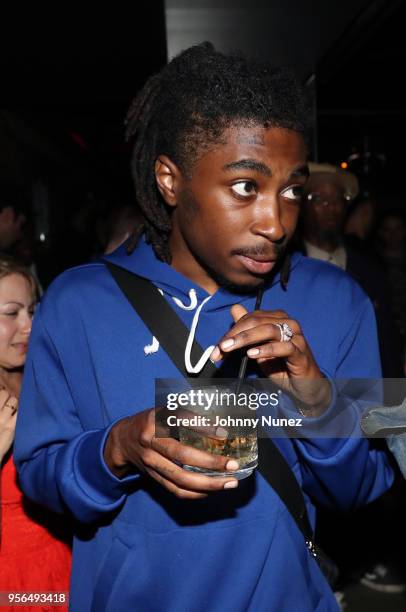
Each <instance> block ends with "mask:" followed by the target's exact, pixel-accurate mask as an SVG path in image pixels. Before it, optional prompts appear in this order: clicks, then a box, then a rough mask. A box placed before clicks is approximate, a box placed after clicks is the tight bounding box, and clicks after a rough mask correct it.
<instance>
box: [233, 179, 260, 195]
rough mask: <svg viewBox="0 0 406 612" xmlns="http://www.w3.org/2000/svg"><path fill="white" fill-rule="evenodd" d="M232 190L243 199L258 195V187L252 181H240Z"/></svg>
mask: <svg viewBox="0 0 406 612" xmlns="http://www.w3.org/2000/svg"><path fill="white" fill-rule="evenodd" d="M231 189H232V191H233V192H234V193H235V194H236V195H238V196H240V197H243V198H244V197H247V196H250V195H253V194H254V193H256V185H255V183H253V182H252V181H239V182H238V183H234V185H231Z"/></svg>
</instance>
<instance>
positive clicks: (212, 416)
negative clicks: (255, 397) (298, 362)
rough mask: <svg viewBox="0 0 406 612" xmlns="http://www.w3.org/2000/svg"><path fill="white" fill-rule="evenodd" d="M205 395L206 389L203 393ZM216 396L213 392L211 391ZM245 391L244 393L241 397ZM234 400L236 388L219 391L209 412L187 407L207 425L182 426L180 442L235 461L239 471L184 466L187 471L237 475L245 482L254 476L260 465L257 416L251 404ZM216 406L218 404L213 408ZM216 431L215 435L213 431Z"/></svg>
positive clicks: (208, 474)
mask: <svg viewBox="0 0 406 612" xmlns="http://www.w3.org/2000/svg"><path fill="white" fill-rule="evenodd" d="M202 391H203V393H205V391H206V390H202ZM208 393H210V394H212V393H213V390H212V389H210V390H208ZM242 393H243V391H240V395H239V397H240V398H241V394H242ZM240 403H241V404H242V405H237V403H236V402H235V401H233V391H232V389H231V390H230V389H222V390H221V391H219V392H218V394H217V397H216V401H215V402H212V403H211V406H210V408H209V409H207V407H206V408H205V407H204V406H187V413H188V414H189V415H190V416H192V415H193V416H198V417H201V422H202V420H203V419H205V420H204V422H203V425H201V426H199V427H197V428H193V427H190V426H183V425H180V426H179V428H178V434H179V441H180V442H181V443H182V444H186V445H187V446H192V447H193V448H196V449H199V450H203V451H206V452H208V453H212V454H213V455H221V456H226V457H229V458H230V459H235V460H236V461H238V464H239V468H238V470H236V471H234V472H233V471H229V470H225V471H219V470H209V469H207V468H200V467H196V466H193V465H184V466H183V467H184V468H185V469H186V470H190V471H191V472H198V473H200V474H205V475H206V476H234V477H235V478H238V479H242V478H246V477H247V476H250V475H251V474H252V472H253V471H254V469H255V468H256V467H257V465H258V439H257V429H256V426H255V419H256V413H255V412H253V411H252V410H250V409H249V408H248V406H247V403H243V402H241V400H240V402H239V404H240ZM213 404H214V405H213ZM214 431H215V432H216V433H215V434H214V433H213V432H214Z"/></svg>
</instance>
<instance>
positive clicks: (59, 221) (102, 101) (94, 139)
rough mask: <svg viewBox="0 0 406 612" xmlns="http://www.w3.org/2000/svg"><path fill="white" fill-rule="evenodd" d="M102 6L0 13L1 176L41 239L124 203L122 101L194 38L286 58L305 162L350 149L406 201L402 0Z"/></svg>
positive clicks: (364, 168) (381, 184)
mask: <svg viewBox="0 0 406 612" xmlns="http://www.w3.org/2000/svg"><path fill="white" fill-rule="evenodd" d="M101 6H102V5H101V4H99V5H97V7H96V6H95V7H94V10H93V12H90V11H85V9H84V8H83V7H81V8H78V7H75V6H72V5H68V4H66V5H65V4H62V5H61V4H58V5H57V6H54V8H50V9H46V10H45V9H44V8H41V7H40V5H34V6H28V7H25V6H21V7H18V8H15V9H14V10H13V11H11V10H5V11H4V10H3V16H2V24H1V36H0V74H1V90H0V177H7V178H11V179H13V180H15V181H18V182H19V184H21V185H24V186H25V187H26V188H27V189H28V190H29V192H30V194H31V197H32V199H33V201H34V218H35V233H36V236H37V238H39V236H40V235H41V236H42V239H43V242H46V244H47V245H48V247H52V245H54V246H55V244H59V243H60V242H61V236H62V237H63V235H64V232H65V230H66V228H67V227H68V226H69V224H70V223H72V222H73V221H72V219H73V216H74V214H75V212H77V211H80V210H81V209H82V208H83V206H86V205H89V202H90V203H91V206H93V207H95V208H97V206H98V203H100V206H102V205H103V202H105V201H106V200H110V201H112V200H116V201H117V202H122V201H127V200H131V198H132V186H131V179H130V172H129V156H130V151H129V147H128V145H126V143H125V142H124V129H123V120H124V116H125V113H126V109H127V107H128V105H129V102H130V100H131V98H132V97H133V96H134V95H135V93H136V92H137V90H138V89H139V88H140V87H141V86H142V84H143V83H144V81H145V80H146V78H147V77H148V76H149V75H150V74H152V73H154V72H156V71H157V70H159V68H160V67H161V66H162V65H163V64H164V63H165V62H166V61H167V59H168V56H169V58H170V57H172V56H173V54H175V53H176V52H178V51H179V50H180V49H182V48H184V47H186V46H188V45H190V44H193V43H198V42H200V41H202V40H211V41H213V42H214V44H215V45H216V46H217V47H219V48H220V49H223V50H229V49H236V48H240V49H242V50H244V51H245V52H246V53H248V54H251V55H258V56H262V57H266V58H267V59H269V60H270V61H272V62H273V63H276V64H280V63H282V64H286V65H289V66H291V67H292V68H293V69H294V70H295V71H296V73H297V74H298V76H299V78H300V79H301V81H302V82H303V84H304V85H305V87H306V88H307V90H308V93H309V99H310V101H311V104H312V105H313V110H314V134H313V136H314V146H313V151H312V154H313V157H314V158H318V160H319V161H329V162H332V163H340V162H342V161H343V160H346V159H348V158H349V156H350V155H351V154H353V153H355V157H354V159H353V161H352V162H351V163H352V168H353V169H354V170H355V171H356V172H357V173H358V174H359V176H360V178H361V179H362V180H363V185H364V186H365V187H366V188H368V189H369V188H371V187H373V188H374V189H376V190H377V191H378V193H379V195H380V197H381V198H382V200H384V202H387V203H388V205H389V204H390V205H392V203H393V202H395V204H396V205H397V206H401V207H403V206H404V195H403V193H401V190H400V184H399V175H401V172H402V170H403V166H404V161H403V158H404V146H405V135H406V133H405V132H406V130H405V95H406V94H405V88H404V87H403V75H404V69H403V64H404V61H405V59H406V52H405V44H404V29H405V24H406V6H405V1H404V0H401V1H398V0H392V1H391V2H388V1H386V2H383V1H381V0H377V1H373V2H365V0H352V1H349V0H341V1H338V0H328V2H327V1H325V0H314V1H308V2H303V0H285V1H284V2H278V1H270V0H235V1H231V0H229V1H225V0H223V1H221V0H219V1H217V2H216V1H214V0H202V1H199V0H189V1H182V0H167V2H166V3H165V2H163V0H153V1H149V2H140V1H138V2H136V3H133V5H129V6H128V7H127V6H125V5H124V4H116V5H110V6H108V7H106V8H101ZM358 156H361V157H358Z"/></svg>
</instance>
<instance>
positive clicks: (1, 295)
mask: <svg viewBox="0 0 406 612" xmlns="http://www.w3.org/2000/svg"><path fill="white" fill-rule="evenodd" d="M36 295H37V287H36V283H35V280H34V277H33V276H32V274H31V273H30V271H29V270H28V269H27V268H25V267H24V266H22V265H21V264H19V263H18V262H17V261H16V260H14V259H11V258H8V257H7V258H6V257H4V256H0V466H1V472H0V478H1V480H0V485H1V488H0V493H1V498H0V504H1V505H0V511H1V515H0V518H1V525H0V527H1V529H0V538H1V540H0V592H1V593H3V595H2V597H3V598H4V597H7V595H4V593H9V592H14V593H15V592H17V593H21V594H22V593H27V592H36V593H39V592H48V593H49V592H66V591H68V589H69V572H70V549H69V546H68V545H67V544H66V543H65V542H63V541H62V540H61V539H59V538H57V537H55V535H54V534H53V533H51V532H56V530H58V526H57V520H56V518H55V516H53V515H51V514H50V513H46V512H44V510H43V509H42V508H41V509H38V507H37V506H34V505H33V504H32V503H29V502H28V501H27V500H26V499H25V498H24V496H23V494H22V492H21V490H20V488H19V486H18V482H17V477H16V470H15V467H14V462H13V456H12V444H13V439H14V431H15V425H16V418H17V414H18V397H19V394H20V388H21V382H22V374H23V367H24V363H25V359H26V354H27V349H28V341H29V337H30V333H31V322H32V318H33V315H34V309H35V302H36ZM10 597H11V596H10ZM54 601H55V600H54ZM26 602H27V604H28V605H27V606H25V607H24V610H27V609H31V607H30V599H28V600H26ZM1 603H2V604H3V605H4V604H5V603H10V604H11V605H10V607H8V608H7V609H8V610H14V607H13V605H12V600H11V599H10V600H9V602H6V601H4V602H3V601H1ZM15 603H16V604H17V603H18V602H17V601H15ZM32 603H33V604H34V603H36V604H37V605H36V606H35V607H33V608H32V609H33V610H36V611H38V610H41V609H43V610H52V609H53V607H52V602H51V601H50V599H49V598H48V600H46V601H43V606H38V603H40V604H41V600H38V601H37V600H36V599H35V600H34V599H32ZM21 609H22V608H21V604H20V606H19V607H18V610H21ZM56 609H57V610H59V611H61V610H63V609H64V608H63V607H60V606H59V607H58V608H55V610H56ZM16 610H17V607H16Z"/></svg>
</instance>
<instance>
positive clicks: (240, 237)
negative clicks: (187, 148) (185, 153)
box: [170, 125, 308, 293]
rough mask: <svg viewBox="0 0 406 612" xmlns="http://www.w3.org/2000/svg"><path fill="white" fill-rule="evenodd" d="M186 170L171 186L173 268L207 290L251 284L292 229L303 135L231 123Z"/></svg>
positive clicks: (267, 269)
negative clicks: (172, 194) (212, 144)
mask: <svg viewBox="0 0 406 612" xmlns="http://www.w3.org/2000/svg"><path fill="white" fill-rule="evenodd" d="M190 174H191V176H189V178H186V177H185V176H184V175H183V174H181V173H179V177H178V179H177V181H176V184H175V189H174V192H175V199H176V202H173V203H172V206H173V207H174V210H173V216H172V234H171V238H170V248H171V253H172V265H173V267H174V268H175V269H177V270H178V271H180V272H182V273H183V274H184V275H185V276H187V277H189V278H191V279H192V280H193V281H194V282H196V283H197V284H200V285H201V286H202V287H204V288H205V289H206V290H207V291H208V292H210V293H213V292H214V291H216V289H217V288H218V286H219V285H226V286H231V287H234V288H237V289H244V290H247V289H250V288H251V289H254V288H255V287H256V286H258V285H260V284H261V283H262V282H263V279H264V277H265V276H267V275H269V274H271V273H272V270H273V268H274V267H275V264H276V261H277V260H278V258H280V256H281V255H282V253H283V250H284V248H285V246H286V244H287V242H288V241H289V239H290V238H291V236H292V234H293V232H294V230H295V227H296V223H297V219H298V214H299V207H300V201H301V195H302V188H303V185H304V183H305V182H306V179H307V175H308V170H307V165H306V149H305V144H304V140H303V138H302V136H301V135H300V134H299V133H297V132H294V131H292V130H287V129H280V128H271V129H266V128H263V127H261V126H254V127H246V126H241V125H240V126H239V125H237V126H234V127H230V128H228V129H227V130H226V131H225V132H224V134H223V138H222V143H221V144H217V145H215V146H213V148H212V149H210V150H209V152H207V153H205V154H204V155H203V156H202V157H200V158H199V159H198V160H197V161H196V162H195V163H194V165H193V168H192V170H191V173H190Z"/></svg>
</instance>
